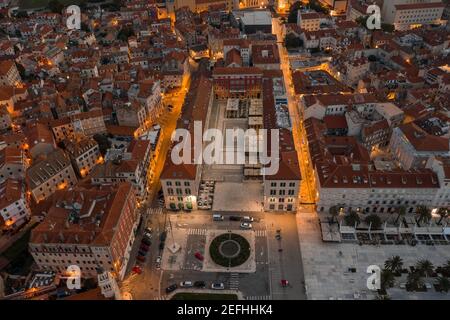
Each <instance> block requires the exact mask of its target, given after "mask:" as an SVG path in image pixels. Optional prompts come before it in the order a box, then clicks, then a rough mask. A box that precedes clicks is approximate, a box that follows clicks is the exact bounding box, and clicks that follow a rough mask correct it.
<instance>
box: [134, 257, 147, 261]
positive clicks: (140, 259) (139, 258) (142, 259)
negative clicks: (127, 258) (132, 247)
mask: <svg viewBox="0 0 450 320" xmlns="http://www.w3.org/2000/svg"><path fill="white" fill-rule="evenodd" d="M136 259H137V260H139V261H140V262H145V257H144V256H137V258H136Z"/></svg>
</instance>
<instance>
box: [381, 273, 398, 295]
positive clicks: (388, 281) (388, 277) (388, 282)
mask: <svg viewBox="0 0 450 320" xmlns="http://www.w3.org/2000/svg"><path fill="white" fill-rule="evenodd" d="M394 284H395V277H394V274H393V273H392V271H391V270H388V269H383V270H382V271H381V284H380V287H381V289H383V290H386V289H387V288H392V287H393V286H394Z"/></svg>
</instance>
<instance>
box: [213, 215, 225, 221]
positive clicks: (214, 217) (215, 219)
mask: <svg viewBox="0 0 450 320" xmlns="http://www.w3.org/2000/svg"><path fill="white" fill-rule="evenodd" d="M213 220H214V221H223V215H221V214H213Z"/></svg>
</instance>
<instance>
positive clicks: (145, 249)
mask: <svg viewBox="0 0 450 320" xmlns="http://www.w3.org/2000/svg"><path fill="white" fill-rule="evenodd" d="M149 249H150V246H148V245H146V244H145V243H141V246H140V247H139V250H142V251H148V250H149Z"/></svg>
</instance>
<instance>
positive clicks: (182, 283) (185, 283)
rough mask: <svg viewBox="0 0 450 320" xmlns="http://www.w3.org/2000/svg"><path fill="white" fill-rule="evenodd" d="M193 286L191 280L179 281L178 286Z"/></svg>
mask: <svg viewBox="0 0 450 320" xmlns="http://www.w3.org/2000/svg"><path fill="white" fill-rule="evenodd" d="M193 286H194V284H193V283H192V281H183V282H180V287H181V288H190V287H193Z"/></svg>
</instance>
